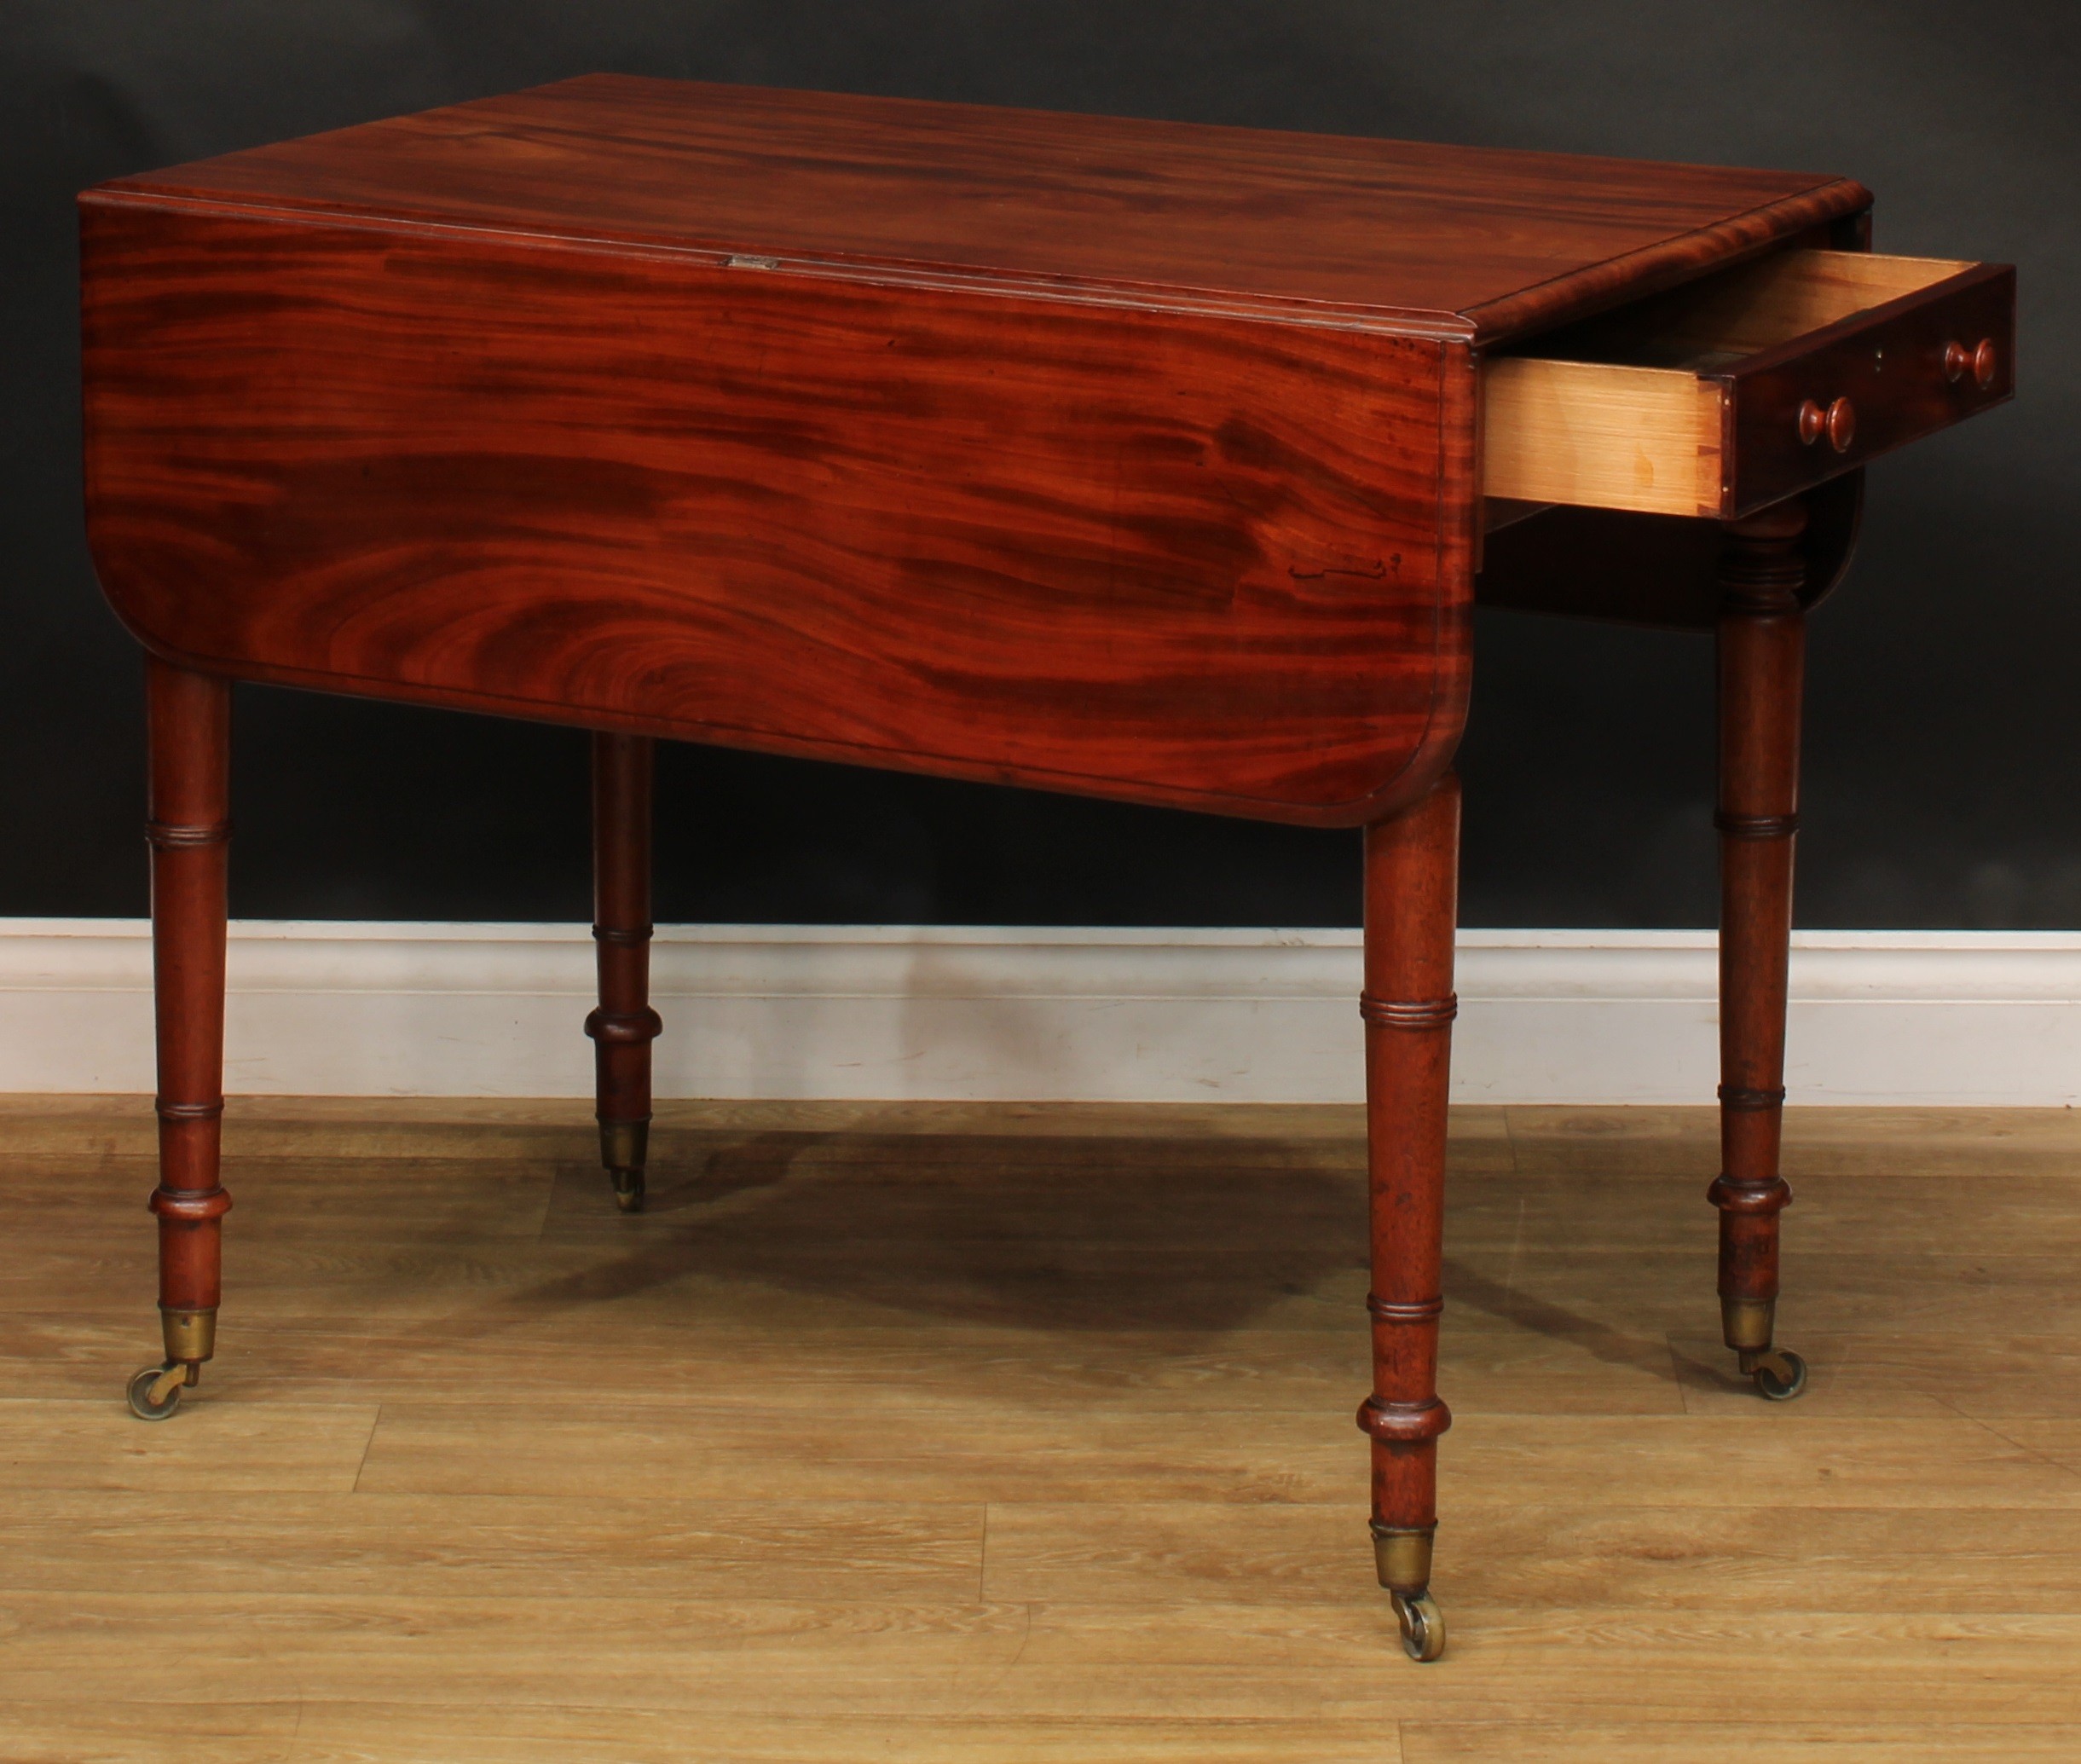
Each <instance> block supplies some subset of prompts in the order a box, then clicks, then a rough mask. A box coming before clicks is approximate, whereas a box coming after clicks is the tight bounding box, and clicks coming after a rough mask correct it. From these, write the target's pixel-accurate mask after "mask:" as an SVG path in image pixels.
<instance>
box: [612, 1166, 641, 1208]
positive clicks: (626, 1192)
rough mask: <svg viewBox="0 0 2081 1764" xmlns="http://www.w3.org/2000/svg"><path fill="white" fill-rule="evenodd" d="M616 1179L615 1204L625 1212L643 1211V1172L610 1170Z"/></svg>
mask: <svg viewBox="0 0 2081 1764" xmlns="http://www.w3.org/2000/svg"><path fill="white" fill-rule="evenodd" d="M607 1173H608V1174H609V1175H610V1176H611V1177H613V1178H614V1204H615V1205H616V1206H618V1207H620V1208H621V1211H622V1212H642V1211H643V1172H642V1171H640V1170H610V1171H608V1172H607Z"/></svg>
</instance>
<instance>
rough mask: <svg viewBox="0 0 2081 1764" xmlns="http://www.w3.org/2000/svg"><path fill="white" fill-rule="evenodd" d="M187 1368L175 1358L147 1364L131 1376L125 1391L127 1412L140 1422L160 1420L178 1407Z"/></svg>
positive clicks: (186, 1379) (186, 1382)
mask: <svg viewBox="0 0 2081 1764" xmlns="http://www.w3.org/2000/svg"><path fill="white" fill-rule="evenodd" d="M187 1384H188V1367H187V1366H186V1365H184V1364H182V1362H180V1361H178V1360H171V1361H169V1362H167V1363H166V1364H165V1365H164V1366H147V1367H146V1368H145V1369H144V1370H143V1371H142V1372H141V1373H139V1374H137V1375H136V1377H135V1378H133V1379H131V1380H130V1389H129V1391H127V1392H125V1394H126V1395H127V1396H128V1397H129V1398H130V1413H131V1414H134V1415H136V1417H137V1419H138V1420H141V1421H163V1420H166V1419H167V1417H168V1416H170V1415H171V1414H172V1413H173V1412H174V1410H176V1408H180V1406H181V1392H182V1390H183V1389H184V1388H185V1387H186V1386H187Z"/></svg>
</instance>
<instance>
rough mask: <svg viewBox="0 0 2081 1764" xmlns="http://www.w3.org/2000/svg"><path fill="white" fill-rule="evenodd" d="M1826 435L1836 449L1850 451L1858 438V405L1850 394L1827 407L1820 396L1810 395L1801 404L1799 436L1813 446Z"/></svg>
mask: <svg viewBox="0 0 2081 1764" xmlns="http://www.w3.org/2000/svg"><path fill="white" fill-rule="evenodd" d="M1824 435H1825V436H1827V437H1828V444H1829V445H1830V447H1832V448H1835V451H1836V452H1837V453H1839V454H1847V452H1849V450H1850V443H1851V442H1853V441H1854V440H1855V439H1856V438H1857V408H1856V407H1855V406H1854V405H1853V404H1852V403H1851V402H1850V401H1849V400H1848V399H1847V398H1838V399H1836V400H1835V402H1834V403H1833V404H1830V405H1828V406H1827V407H1826V408H1824V407H1823V405H1822V403H1821V401H1820V400H1819V399H1818V398H1809V399H1808V400H1807V401H1806V402H1805V403H1804V404H1802V405H1801V406H1800V408H1799V438H1800V439H1801V441H1802V442H1805V443H1806V445H1807V446H1808V447H1812V445H1813V444H1814V442H1817V441H1818V440H1819V439H1820V438H1821V437H1823V436H1824Z"/></svg>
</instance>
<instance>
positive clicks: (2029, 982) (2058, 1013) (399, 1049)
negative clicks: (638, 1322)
mask: <svg viewBox="0 0 2081 1764" xmlns="http://www.w3.org/2000/svg"><path fill="white" fill-rule="evenodd" d="M1794 947H1795V952H1794V955H1793V958H1792V1007H1791V1024H1790V1043H1789V1072H1788V1084H1789V1090H1790V1092H1791V1095H1792V1097H1793V1099H1794V1100H1795V1101H1797V1102H1837V1103H1946V1104H1953V1105H1957V1104H1986V1105H2001V1106H2031V1105H2054V1106H2059V1105H2064V1106H2068V1107H2071V1106H2072V1104H2073V1103H2074V1102H2076V1101H2077V1099H2078V1097H2081V934H2077V933H2070V932H2034V933H2010V932H1806V933H1803V934H1801V935H1800V936H1799V937H1798V938H1797V939H1795V946H1794ZM653 969H654V980H653V996H654V998H655V1001H656V1004H657V1007H658V1009H659V1010H660V1011H661V1012H662V1015H663V1016H664V1020H665V1034H664V1036H663V1038H662V1039H661V1040H660V1041H659V1042H658V1043H657V1044H656V1060H657V1067H656V1071H657V1093H658V1094H659V1095H660V1096H728V1097H768V1098H777V1099H792V1098H811V1097H829V1098H853V1099H860V1100H869V1101H899V1100H905V1099H922V1098H944V1099H950V1100H956V1099H959V1100H977V1101H990V1100H1019V1101H1111V1102H1182V1101H1196V1102H1356V1101H1357V1100H1358V1099H1359V1098H1360V1096H1361V1069H1360V1059H1359V1047H1360V1030H1359V1021H1358V1011H1357V1004H1356V998H1357V993H1358V986H1359V940H1358V934H1357V933H1356V931H1320V930H1315V931H1260V930H1149V931H1142V930H1115V929H1094V928H1072V929H1044V928H1043V929H1031V928H1018V929H1009V930H1007V929H997V928H965V927H932V928H911V927H899V926H795V925H700V926H692V925H689V926H665V927H662V928H660V929H659V932H658V934H657V941H656V946H655V955H654V963H653ZM1714 980H1715V957H1714V940H1713V938H1712V935H1711V934H1710V933H1708V932H1691V931H1678V932H1641V931H1630V932H1617V931H1469V932H1465V933H1463V934H1461V937H1460V979H1459V984H1460V1007H1461V1008H1460V1022H1459V1028H1458V1033H1457V1036H1456V1038H1455V1042H1454V1054H1453V1091H1454V1096H1455V1097H1456V1098H1457V1099H1458V1100H1460V1101H1462V1102H1583V1103H1670V1102H1709V1101H1710V1100H1711V1098H1712V1096H1713V1089H1714V1076H1715V1059H1716V1056H1715V1028H1714V1024H1715V1021H1716V1018H1715V1009H1714ZM592 986H593V946H592V942H591V940H590V939H589V937H588V936H587V932H586V929H585V928H584V927H582V926H576V925H473V924H389V923H372V922H266V921H246V922H239V923H236V924H234V926H233V927H232V934H231V953H230V992H229V998H228V1005H227V1011H228V1017H227V1028H226V1039H227V1047H226V1056H225V1084H226V1088H227V1089H228V1090H232V1091H234V1092H239V1093H244V1094H262V1095H299V1094H300V1095H313V1096H582V1095H585V1094H587V1093H588V1092H589V1091H590V1090H591V1086H592V1048H591V1044H590V1043H588V1042H587V1040H586V1039H585V1038H584V1036H583V1035H582V1034H581V1032H580V1024H581V1021H583V1019H584V1016H585V1014H586V1011H587V1009H589V1008H590V1003H591V994H592ZM152 1082H153V1080H152V1011H151V944H150V939H149V934H148V931H147V927H146V925H145V924H144V923H143V922H142V921H133V920H119V919H11V920H8V919H0V1090H14V1091H25V1090H26V1091H142V1090H150V1089H151V1088H152Z"/></svg>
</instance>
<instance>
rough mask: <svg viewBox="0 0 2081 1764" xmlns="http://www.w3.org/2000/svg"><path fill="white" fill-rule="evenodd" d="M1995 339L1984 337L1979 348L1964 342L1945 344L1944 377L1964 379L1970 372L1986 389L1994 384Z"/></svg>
mask: <svg viewBox="0 0 2081 1764" xmlns="http://www.w3.org/2000/svg"><path fill="white" fill-rule="evenodd" d="M1995 365H1996V364H1995V356H1994V339H1993V338H1991V337H1983V338H1980V347H1979V348H1978V349H1968V348H1967V347H1966V346H1965V345H1964V344H1962V343H1947V344H1945V345H1944V378H1945V379H1964V378H1965V377H1966V375H1967V374H1968V373H1970V374H1971V375H1972V376H1973V378H1974V379H1976V380H1978V381H1979V382H1980V390H1982V391H1985V390H1986V389H1987V388H1988V387H1990V386H1991V385H1993V384H1994V369H1995Z"/></svg>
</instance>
